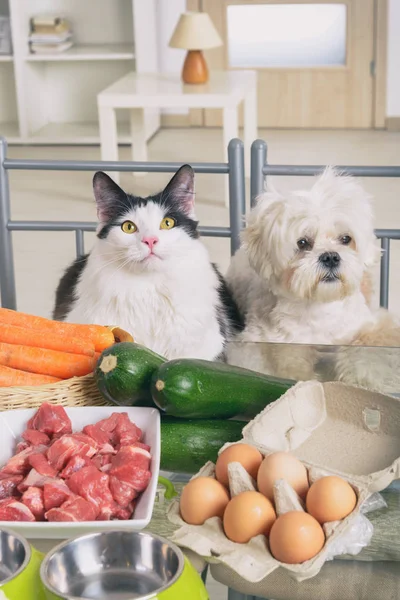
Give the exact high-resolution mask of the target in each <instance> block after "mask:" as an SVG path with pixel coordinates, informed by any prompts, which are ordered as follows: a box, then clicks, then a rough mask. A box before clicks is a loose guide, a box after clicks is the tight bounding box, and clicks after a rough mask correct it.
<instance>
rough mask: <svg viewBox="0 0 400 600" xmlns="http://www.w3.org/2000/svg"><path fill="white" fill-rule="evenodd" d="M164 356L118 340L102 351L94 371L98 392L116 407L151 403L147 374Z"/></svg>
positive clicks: (152, 371)
mask: <svg viewBox="0 0 400 600" xmlns="http://www.w3.org/2000/svg"><path fill="white" fill-rule="evenodd" d="M163 362H165V359H164V358H163V357H162V356H159V355H158V354H156V353H155V352H152V351H151V350H149V349H148V348H145V347H144V346H140V344H135V343H133V342H121V343H119V344H115V345H114V346H111V347H110V348H107V349H106V350H104V352H102V354H101V356H100V358H99V360H98V362H97V367H96V370H95V373H94V377H95V380H96V383H97V387H98V389H99V392H100V394H101V395H102V396H103V398H105V399H106V400H108V401H111V402H113V403H114V404H118V405H120V406H154V403H153V401H152V398H151V393H150V382H151V377H152V375H153V373H154V371H156V370H157V369H158V367H159V366H160V365H162V363H163Z"/></svg>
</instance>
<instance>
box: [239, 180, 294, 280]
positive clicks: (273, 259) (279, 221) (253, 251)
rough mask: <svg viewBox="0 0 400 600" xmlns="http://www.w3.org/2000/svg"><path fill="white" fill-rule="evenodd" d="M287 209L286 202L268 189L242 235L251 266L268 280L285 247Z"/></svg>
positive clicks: (259, 200)
mask: <svg viewBox="0 0 400 600" xmlns="http://www.w3.org/2000/svg"><path fill="white" fill-rule="evenodd" d="M285 206H286V205H285V202H284V200H283V198H282V197H281V196H280V195H279V194H278V193H277V192H276V191H275V190H273V189H268V190H267V192H266V193H265V194H263V195H261V196H260V197H259V198H258V200H257V205H256V207H255V208H254V209H253V210H252V211H251V213H250V215H249V219H248V223H247V227H246V229H245V230H244V231H243V233H242V241H243V247H244V249H245V251H246V254H247V256H248V259H249V262H250V265H251V266H252V267H253V269H254V270H255V271H256V273H258V274H259V275H260V277H263V278H265V279H268V278H270V277H271V274H272V272H273V268H274V266H276V265H277V263H278V262H279V260H278V256H277V253H276V251H277V249H278V248H279V247H280V244H281V239H280V238H281V235H282V231H283V221H284V216H285Z"/></svg>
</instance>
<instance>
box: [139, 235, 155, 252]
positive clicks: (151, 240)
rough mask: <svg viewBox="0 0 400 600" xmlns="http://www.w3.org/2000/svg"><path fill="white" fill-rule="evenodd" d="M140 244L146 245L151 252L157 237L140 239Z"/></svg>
mask: <svg viewBox="0 0 400 600" xmlns="http://www.w3.org/2000/svg"><path fill="white" fill-rule="evenodd" d="M142 242H143V244H146V245H147V246H148V247H149V248H150V250H153V246H155V245H156V244H157V242H158V237H156V236H152V237H144V238H142Z"/></svg>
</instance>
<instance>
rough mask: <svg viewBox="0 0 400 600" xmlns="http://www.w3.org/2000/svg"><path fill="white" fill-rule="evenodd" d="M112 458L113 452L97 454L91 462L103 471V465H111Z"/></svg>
mask: <svg viewBox="0 0 400 600" xmlns="http://www.w3.org/2000/svg"><path fill="white" fill-rule="evenodd" d="M111 459H112V455H111V454H96V456H93V458H92V461H91V462H92V465H93V466H94V467H96V469H99V471H101V469H102V468H103V467H105V466H107V465H111Z"/></svg>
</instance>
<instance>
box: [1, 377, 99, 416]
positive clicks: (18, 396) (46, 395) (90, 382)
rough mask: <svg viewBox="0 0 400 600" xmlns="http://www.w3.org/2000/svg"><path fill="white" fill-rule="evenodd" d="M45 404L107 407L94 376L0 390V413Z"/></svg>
mask: <svg viewBox="0 0 400 600" xmlns="http://www.w3.org/2000/svg"><path fill="white" fill-rule="evenodd" d="M43 402H50V403H51V404H59V405H61V406H106V405H109V404H110V403H109V402H106V401H105V400H104V398H103V397H102V396H101V395H100V393H99V391H98V389H97V386H96V383H95V381H94V377H93V375H86V376H85V377H73V378H72V379H66V380H65V381H60V382H58V383H48V384H47V385H42V386H36V387H28V386H27V387H8V388H7V387H5V388H0V411H3V410H13V409H17V408H37V407H38V406H40V405H41V404H42V403H43Z"/></svg>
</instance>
